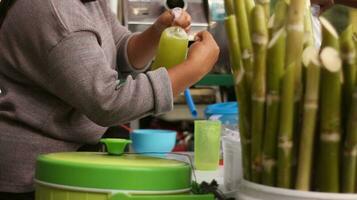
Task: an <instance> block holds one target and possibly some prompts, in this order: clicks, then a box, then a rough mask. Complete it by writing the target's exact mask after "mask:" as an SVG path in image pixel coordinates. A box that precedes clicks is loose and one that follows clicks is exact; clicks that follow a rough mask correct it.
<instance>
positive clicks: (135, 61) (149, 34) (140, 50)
mask: <svg viewBox="0 0 357 200" xmlns="http://www.w3.org/2000/svg"><path fill="white" fill-rule="evenodd" d="M160 35H161V31H159V30H157V29H156V28H155V27H154V26H151V27H150V28H148V29H147V30H146V31H144V32H143V33H141V34H138V35H135V36H134V37H132V38H131V39H130V41H129V44H128V57H129V61H130V63H131V64H132V65H133V67H134V68H136V69H142V68H144V67H145V66H146V65H147V63H149V62H150V61H151V60H152V58H153V57H154V55H155V51H156V47H157V45H158V43H159V40H160Z"/></svg>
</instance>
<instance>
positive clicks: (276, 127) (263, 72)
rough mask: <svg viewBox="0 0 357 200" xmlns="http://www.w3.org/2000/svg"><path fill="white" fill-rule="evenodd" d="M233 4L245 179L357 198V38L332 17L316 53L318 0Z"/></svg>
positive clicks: (232, 44)
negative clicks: (314, 6)
mask: <svg viewBox="0 0 357 200" xmlns="http://www.w3.org/2000/svg"><path fill="white" fill-rule="evenodd" d="M269 2H270V1H267V0H259V1H256V3H255V2H254V0H225V5H226V10H227V18H226V29H227V33H228V40H229V48H230V57H231V64H232V69H233V74H234V77H235V81H236V87H235V88H236V94H237V99H238V103H239V104H240V106H239V107H240V109H241V112H240V116H239V117H240V125H239V130H240V135H241V141H242V156H243V168H244V178H245V179H246V180H249V181H253V182H256V183H261V184H265V185H269V186H276V187H283V188H295V189H298V190H306V191H309V190H314V191H322V192H346V193H347V192H348V193H351V192H357V190H356V189H357V171H356V170H357V65H356V63H357V62H356V38H357V37H356V33H355V32H354V31H353V30H354V29H353V28H354V27H353V26H349V27H348V28H347V29H346V30H345V31H344V32H343V33H342V34H341V35H340V36H339V35H338V33H337V32H336V31H335V29H334V28H333V26H332V25H331V24H330V23H329V22H328V21H327V20H326V19H324V18H322V17H321V18H320V21H321V24H322V37H323V40H322V46H321V48H320V49H317V48H316V47H314V44H315V43H314V40H313V37H312V35H313V34H312V28H311V13H310V9H309V7H310V0H277V1H276V3H275V7H274V9H272V10H270V9H269Z"/></svg>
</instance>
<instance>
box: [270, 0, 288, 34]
mask: <svg viewBox="0 0 357 200" xmlns="http://www.w3.org/2000/svg"><path fill="white" fill-rule="evenodd" d="M288 7H289V6H288V4H287V3H286V1H284V0H280V1H278V2H277V3H276V5H275V13H274V21H273V27H272V36H274V34H275V33H276V32H278V31H279V30H280V29H281V28H282V27H284V26H285V23H286V16H287V13H288Z"/></svg>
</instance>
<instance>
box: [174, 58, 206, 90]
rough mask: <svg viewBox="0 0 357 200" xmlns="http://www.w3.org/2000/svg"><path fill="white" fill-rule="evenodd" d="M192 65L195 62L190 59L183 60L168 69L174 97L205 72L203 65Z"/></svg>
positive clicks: (199, 78)
mask: <svg viewBox="0 0 357 200" xmlns="http://www.w3.org/2000/svg"><path fill="white" fill-rule="evenodd" d="M194 65H195V64H194V63H192V62H190V61H185V62H183V63H181V64H179V65H176V66H174V67H172V68H170V69H169V70H168V72H169V77H170V79H171V86H172V93H173V96H174V97H176V96H177V95H179V94H180V93H181V92H183V91H184V90H185V89H186V88H188V87H190V86H192V85H193V84H195V83H196V82H198V81H199V80H201V78H203V76H204V75H205V74H206V73H207V71H205V68H204V67H197V66H194ZM188 72H189V73H188Z"/></svg>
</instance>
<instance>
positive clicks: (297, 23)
mask: <svg viewBox="0 0 357 200" xmlns="http://www.w3.org/2000/svg"><path fill="white" fill-rule="evenodd" d="M304 13H305V2H304V1H302V0H291V2H290V6H289V10H288V18H287V25H286V30H287V43H286V53H287V54H286V57H285V66H286V72H285V75H284V78H283V84H282V85H283V87H282V101H281V110H280V126H279V143H278V149H279V150H278V178H277V186H279V187H283V188H290V187H291V184H292V181H291V179H292V178H291V177H292V173H291V167H292V148H293V141H292V139H293V130H294V97H295V95H294V94H295V90H296V80H295V79H296V75H295V74H296V73H299V69H298V68H299V65H300V57H301V54H302V51H303V40H304Z"/></svg>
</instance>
